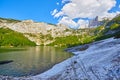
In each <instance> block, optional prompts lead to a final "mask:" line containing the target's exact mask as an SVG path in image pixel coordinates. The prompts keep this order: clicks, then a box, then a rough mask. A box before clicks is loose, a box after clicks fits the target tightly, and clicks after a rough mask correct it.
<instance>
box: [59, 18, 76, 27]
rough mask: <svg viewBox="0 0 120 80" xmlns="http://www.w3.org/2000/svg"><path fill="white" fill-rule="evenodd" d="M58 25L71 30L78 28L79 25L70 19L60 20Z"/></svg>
mask: <svg viewBox="0 0 120 80" xmlns="http://www.w3.org/2000/svg"><path fill="white" fill-rule="evenodd" d="M58 24H64V25H67V26H70V27H71V28H75V27H76V28H77V27H78V24H77V23H76V22H74V21H73V20H72V19H70V18H68V17H63V18H62V19H60V21H59V23H58Z"/></svg>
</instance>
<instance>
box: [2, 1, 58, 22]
mask: <svg viewBox="0 0 120 80" xmlns="http://www.w3.org/2000/svg"><path fill="white" fill-rule="evenodd" d="M57 2H59V0H0V17H5V18H14V19H20V20H24V19H32V20H35V21H40V22H48V23H57V19H55V18H53V16H51V14H50V12H51V11H53V10H54V9H55V8H56V7H58V8H59V6H57V5H56V3H57Z"/></svg>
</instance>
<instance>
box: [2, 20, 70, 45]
mask: <svg viewBox="0 0 120 80" xmlns="http://www.w3.org/2000/svg"><path fill="white" fill-rule="evenodd" d="M0 27H7V28H10V29H12V30H14V31H17V32H20V33H23V34H24V35H25V37H27V38H28V39H30V40H31V41H34V42H35V43H36V44H37V45H41V44H42V45H43V44H44V45H47V44H49V43H51V42H53V41H54V39H51V40H49V39H47V40H46V39H45V38H43V37H51V38H55V37H60V36H68V35H71V34H72V32H71V31H70V29H69V28H68V27H66V26H64V25H61V24H60V25H52V24H47V23H43V22H34V21H32V20H25V21H18V22H14V21H13V22H8V21H7V20H3V19H0ZM40 36H42V37H40Z"/></svg>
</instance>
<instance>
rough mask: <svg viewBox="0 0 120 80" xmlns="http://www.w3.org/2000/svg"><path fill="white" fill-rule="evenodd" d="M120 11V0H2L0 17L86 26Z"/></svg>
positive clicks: (0, 2)
mask: <svg viewBox="0 0 120 80" xmlns="http://www.w3.org/2000/svg"><path fill="white" fill-rule="evenodd" d="M117 14H120V0H0V17H3V18H13V19H18V20H28V19H31V20H34V21H37V22H46V23H52V24H64V25H67V26H69V27H71V28H78V27H81V28H82V27H86V25H88V23H89V20H90V19H93V18H95V17H96V16H99V19H100V20H101V19H102V18H104V17H109V18H113V17H115V16H116V15H117Z"/></svg>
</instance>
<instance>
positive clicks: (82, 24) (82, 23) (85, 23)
mask: <svg viewBox="0 0 120 80" xmlns="http://www.w3.org/2000/svg"><path fill="white" fill-rule="evenodd" d="M88 23H89V21H88V20H82V19H79V20H78V22H77V24H78V25H79V28H87V26H88Z"/></svg>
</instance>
